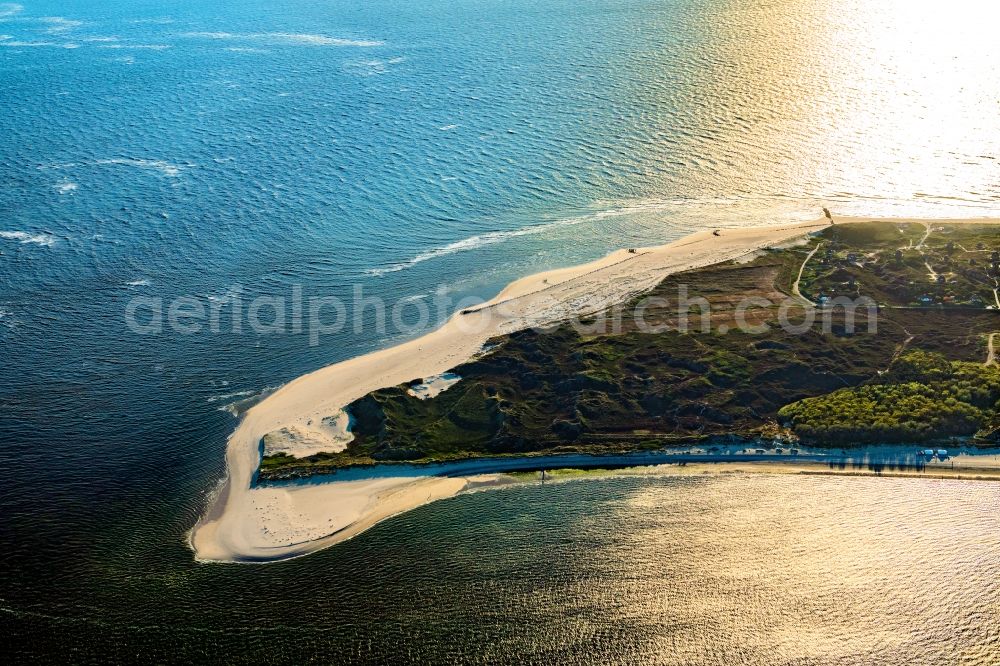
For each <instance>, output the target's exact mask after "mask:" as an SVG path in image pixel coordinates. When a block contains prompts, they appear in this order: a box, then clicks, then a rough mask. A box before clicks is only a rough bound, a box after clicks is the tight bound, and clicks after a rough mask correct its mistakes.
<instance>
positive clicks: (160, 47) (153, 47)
mask: <svg viewBox="0 0 1000 666" xmlns="http://www.w3.org/2000/svg"><path fill="white" fill-rule="evenodd" d="M97 48H99V49H135V50H144V51H163V50H165V49H169V48H170V44H98V45H97Z"/></svg>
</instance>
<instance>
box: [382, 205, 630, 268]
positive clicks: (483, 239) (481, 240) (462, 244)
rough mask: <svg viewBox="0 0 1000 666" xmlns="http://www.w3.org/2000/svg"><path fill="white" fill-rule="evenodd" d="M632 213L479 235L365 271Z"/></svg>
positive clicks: (605, 214)
mask: <svg viewBox="0 0 1000 666" xmlns="http://www.w3.org/2000/svg"><path fill="white" fill-rule="evenodd" d="M628 212H631V211H629V210H626V209H614V210H608V211H600V212H597V213H593V214H590V215H584V216H581V217H571V218H566V219H563V220H557V221H555V222H550V223H548V224H537V225H533V226H530V227H522V228H520V229H512V230H511V231H491V232H489V233H485V234H477V235H475V236H470V237H469V238H464V239H462V240H460V241H455V242H454V243H449V244H448V245H445V246H443V247H438V248H434V249H433V250H428V251H427V252H423V253H421V254H418V255H417V256H415V257H413V258H412V259H410V260H408V261H402V262H399V263H397V264H392V265H390V266H385V267H383V268H369V269H367V270H365V273H367V274H368V275H375V276H381V275H385V274H386V273H395V272H397V271H401V270H404V269H407V268H410V267H412V266H415V265H417V264H420V263H423V262H425V261H428V260H429V259H437V258H438V257H445V256H448V255H449V254H455V253H456V252H466V251H469V250H476V249H479V248H481V247H485V246H487V245H495V244H497V243H502V242H504V241H507V240H510V239H511V238H517V237H519V236H533V235H535V234H541V233H544V232H546V231H549V230H551V229H555V228H558V227H565V226H574V225H577V224H583V223H584V222H595V221H598V220H601V219H604V218H606V217H613V216H617V215H626V214H628Z"/></svg>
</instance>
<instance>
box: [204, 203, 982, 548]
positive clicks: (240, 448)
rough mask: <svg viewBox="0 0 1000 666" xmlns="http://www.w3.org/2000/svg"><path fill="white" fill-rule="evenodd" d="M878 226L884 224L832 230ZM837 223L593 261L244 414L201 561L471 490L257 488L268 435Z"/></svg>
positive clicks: (728, 233) (345, 485)
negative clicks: (507, 341) (523, 334)
mask: <svg viewBox="0 0 1000 666" xmlns="http://www.w3.org/2000/svg"><path fill="white" fill-rule="evenodd" d="M871 219H880V218H863V219H862V218H850V219H848V218H835V221H836V223H837V224H846V223H851V222H860V221H869V220H871ZM893 221H896V222H921V223H931V222H932V223H933V224H943V223H951V222H987V221H988V220H985V219H984V220H932V221H931V220H893ZM829 224H830V222H829V221H828V220H826V219H825V218H824V219H820V220H816V221H811V222H804V223H801V224H792V225H783V226H766V227H750V228H737V229H721V230H719V232H718V235H716V233H713V231H711V230H706V231H702V232H698V233H695V234H693V235H691V236H688V237H685V238H682V239H680V240H678V241H676V242H673V243H670V244H667V245H662V246H657V247H649V248H634V249H633V250H624V249H623V250H618V251H616V252H612V253H611V254H608V255H607V256H605V257H603V258H601V259H598V260H597V261H593V262H590V263H587V264H583V265H579V266H574V267H570V268H562V269H557V270H552V271H547V272H543V273H538V274H535V275H532V276H529V277H525V278H522V279H520V280H517V281H515V282H513V283H511V284H510V285H508V286H507V287H506V288H505V289H504V290H503V291H501V292H500V293H499V294H497V296H496V297H495V298H494V299H493V300H491V301H489V302H488V303H486V304H484V305H482V306H477V307H475V308H469V309H467V310H464V311H462V312H459V313H456V314H455V315H454V316H452V318H451V319H449V320H448V321H447V322H446V323H445V324H444V325H443V326H441V327H440V328H438V329H436V330H434V331H432V332H430V333H428V334H426V335H424V336H423V337H420V338H418V339H415V340H412V341H409V342H406V343H404V344H401V345H398V346H395V347H391V348H388V349H383V350H381V351H377V352H374V353H370V354H366V355H364V356H360V357H357V358H353V359H349V360H347V361H343V362H341V363H337V364H335V365H331V366H328V367H325V368H322V369H320V370H317V371H315V372H313V373H310V374H307V375H304V376H302V377H299V378H298V379H296V380H294V381H292V382H290V383H289V384H287V385H285V386H284V387H282V388H281V389H279V390H277V391H275V392H274V393H273V394H271V395H270V396H268V397H267V398H266V399H264V400H263V401H261V402H260V403H258V404H257V405H255V406H254V407H252V408H251V409H250V410H249V411H247V412H246V414H245V415H244V417H243V419H242V421H241V422H240V424H239V425H238V427H237V428H236V430H235V431H234V432H233V434H232V435H231V437H230V438H229V441H228V444H227V448H226V466H227V473H226V476H225V478H224V479H223V480H222V481H221V482H220V485H219V487H218V489H217V491H216V492H215V493H214V494H213V496H212V497H211V498H210V500H209V507H208V510H207V511H206V513H205V514H204V515H203V516H202V518H201V519H200V520H199V521H198V522H197V524H196V525H195V526H194V527H193V528H192V531H191V533H190V535H189V542H190V545H191V547H192V549H193V550H194V553H195V557H196V559H198V560H199V561H215V562H265V561H274V560H281V559H287V558H290V557H296V556H301V555H304V554H307V553H309V552H313V551H315V550H318V549H321V548H325V547H328V546H330V545H332V544H334V543H338V542H340V541H343V540H345V539H348V538H350V537H352V536H354V535H356V534H358V533H360V532H362V531H364V530H365V529H368V528H369V527H371V526H372V525H374V524H376V523H378V522H379V521H381V520H384V519H386V518H388V517H391V516H393V515H396V514H399V513H402V512H404V511H407V510H410V509H412V508H415V507H417V506H420V505H422V504H425V503H427V502H431V501H434V500H437V499H441V498H444V497H449V496H452V495H454V494H456V493H458V492H461V491H462V490H463V489H465V488H467V487H468V486H469V484H470V483H472V481H470V479H468V478H454V477H433V476H424V477H412V476H411V477H393V478H377V479H368V480H362V481H339V482H333V483H308V484H300V485H289V486H282V487H274V486H264V487H259V486H254V485H253V477H254V473H255V471H256V469H257V467H258V465H259V463H260V442H261V439H262V437H263V436H264V435H265V434H267V433H269V432H272V431H275V430H278V429H281V428H288V429H291V430H293V431H295V432H299V433H308V432H309V431H310V430H311V429H314V428H315V427H314V426H313V424H318V423H322V422H323V419H324V417H327V416H331V415H335V414H337V413H338V412H339V411H340V410H341V409H342V408H343V407H344V406H346V405H348V404H349V403H351V402H352V401H354V400H356V399H358V398H360V397H362V396H364V395H366V394H367V393H369V392H371V391H374V390H376V389H380V388H385V387H389V386H396V385H398V384H401V383H403V382H409V381H412V380H415V379H420V378H425V377H434V376H438V375H441V374H443V373H445V372H447V371H448V370H450V369H452V368H454V367H455V366H457V365H459V364H461V363H463V362H465V361H466V360H468V359H470V358H471V357H473V356H474V355H475V354H476V353H477V352H479V351H480V350H481V348H482V347H483V345H484V343H485V342H486V341H487V340H488V339H490V338H491V337H494V336H496V335H500V334H505V333H511V332H514V331H517V330H521V329H524V328H529V327H533V326H540V325H545V324H549V323H553V322H556V321H559V320H562V319H566V318H568V317H571V316H574V315H579V314H586V313H590V312H596V311H600V310H602V309H604V308H606V307H609V306H611V305H613V304H615V303H618V302H621V301H623V300H625V299H627V298H629V297H630V296H633V295H637V294H640V293H642V292H644V291H647V290H649V289H651V288H652V287H654V286H655V285H656V284H658V283H659V282H660V281H661V280H662V279H663V278H664V277H666V276H667V275H669V274H672V273H677V272H681V271H685V270H688V269H692V268H698V267H704V266H709V265H712V264H716V263H720V262H724V261H728V260H734V259H738V258H740V257H742V256H745V255H747V254H748V253H751V252H756V251H759V250H761V249H764V248H768V247H772V246H775V245H779V244H781V243H786V242H789V241H792V240H794V239H796V238H799V237H802V236H803V235H805V234H808V233H811V232H816V231H820V230H822V229H824V228H825V227H827V226H828V225H829ZM317 436H319V435H317Z"/></svg>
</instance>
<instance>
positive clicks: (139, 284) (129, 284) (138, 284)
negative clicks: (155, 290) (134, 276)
mask: <svg viewBox="0 0 1000 666" xmlns="http://www.w3.org/2000/svg"><path fill="white" fill-rule="evenodd" d="M125 286H126V287H148V286H149V280H147V279H145V278H143V279H141V280H132V281H131V282H126V283H125Z"/></svg>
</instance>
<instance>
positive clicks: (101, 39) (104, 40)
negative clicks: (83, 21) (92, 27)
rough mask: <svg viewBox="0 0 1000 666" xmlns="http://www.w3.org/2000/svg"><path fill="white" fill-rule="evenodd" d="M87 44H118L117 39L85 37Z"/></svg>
mask: <svg viewBox="0 0 1000 666" xmlns="http://www.w3.org/2000/svg"><path fill="white" fill-rule="evenodd" d="M83 41H85V42H117V41H118V38H117V37H84V38H83Z"/></svg>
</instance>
